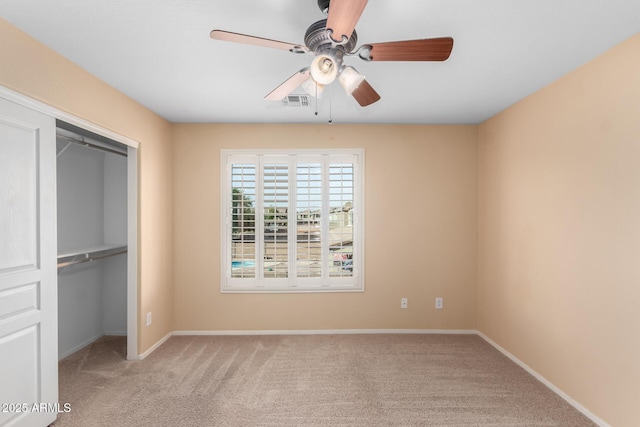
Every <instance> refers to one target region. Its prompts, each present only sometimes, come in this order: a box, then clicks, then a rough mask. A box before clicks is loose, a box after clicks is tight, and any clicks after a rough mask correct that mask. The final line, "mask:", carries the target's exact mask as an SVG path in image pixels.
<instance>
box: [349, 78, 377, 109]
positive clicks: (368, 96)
mask: <svg viewBox="0 0 640 427" xmlns="http://www.w3.org/2000/svg"><path fill="white" fill-rule="evenodd" d="M352 95H353V97H354V98H355V99H356V101H358V104H360V106H362V107H366V106H367V105H371V104H373V103H374V102H377V101H379V100H380V95H378V92H376V91H375V89H373V88H372V87H371V85H370V84H369V82H367V81H366V80H363V81H362V83H360V85H359V86H358V87H357V88H356V90H354V91H353V93H352Z"/></svg>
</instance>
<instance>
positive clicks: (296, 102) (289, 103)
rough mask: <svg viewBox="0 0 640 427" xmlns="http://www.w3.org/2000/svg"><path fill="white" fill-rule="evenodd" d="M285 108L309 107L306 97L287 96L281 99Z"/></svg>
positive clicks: (307, 97)
mask: <svg viewBox="0 0 640 427" xmlns="http://www.w3.org/2000/svg"><path fill="white" fill-rule="evenodd" d="M282 104H284V106H285V107H308V106H310V105H311V103H310V102H309V96H308V95H288V96H285V97H284V98H283V99H282Z"/></svg>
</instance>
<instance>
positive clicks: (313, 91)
mask: <svg viewBox="0 0 640 427" xmlns="http://www.w3.org/2000/svg"><path fill="white" fill-rule="evenodd" d="M300 87H301V88H302V90H304V91H305V92H307V93H308V94H309V95H311V96H313V97H316V98H320V97H322V91H323V90H324V85H321V84H320V83H318V82H316V81H315V80H314V79H313V78H311V79H308V80H307V81H306V82H304V83H302V84H301V85H300Z"/></svg>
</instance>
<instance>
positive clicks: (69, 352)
mask: <svg viewBox="0 0 640 427" xmlns="http://www.w3.org/2000/svg"><path fill="white" fill-rule="evenodd" d="M103 336H104V334H103V333H100V334H98V335H96V336H93V337H91V338H89V339H87V340H84V341H82V342H81V343H80V344H77V345H75V346H73V347H72V348H70V349H68V350H65V351H64V352H63V353H62V354H60V353H58V360H59V361H60V360H62V359H64V358H65V357H67V356H71V355H72V354H73V353H75V352H76V351H78V350H80V349H81V348H84V347H86V346H88V345H89V344H91V343H92V342H94V341H96V340H98V339H100V338H102V337H103Z"/></svg>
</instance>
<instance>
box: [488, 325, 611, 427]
mask: <svg viewBox="0 0 640 427" xmlns="http://www.w3.org/2000/svg"><path fill="white" fill-rule="evenodd" d="M476 333H477V334H478V336H479V337H480V338H482V339H483V340H485V341H486V342H488V343H489V344H491V345H492V346H493V347H494V348H495V349H496V350H498V351H499V352H500V353H502V354H504V355H505V356H507V357H508V358H509V359H511V361H513V362H514V363H515V364H517V365H518V366H520V367H521V368H522V369H524V370H525V371H527V372H528V373H529V374H530V375H532V376H533V377H534V378H535V379H537V380H538V381H540V382H541V383H542V384H544V385H546V386H547V387H549V388H550V389H551V391H553V392H554V393H555V394H557V395H558V396H560V397H561V398H563V399H564V400H566V401H567V403H569V404H570V405H571V406H573V407H574V408H576V409H577V410H578V411H580V412H581V413H582V414H583V415H584V416H586V417H587V418H589V419H590V420H591V421H593V422H594V423H596V424H597V425H598V426H600V427H611V425H610V424H608V423H606V422H605V421H603V420H601V419H600V418H598V417H596V416H595V415H594V414H593V413H591V411H589V410H588V409H587V408H585V407H584V406H582V405H581V404H579V403H578V402H576V401H575V400H574V399H572V398H571V396H569V395H568V394H567V393H565V392H564V391H562V390H560V389H559V388H558V387H556V386H555V385H554V384H553V383H552V382H551V381H549V380H547V379H546V378H545V377H543V376H542V375H540V374H539V373H537V372H536V371H534V370H533V369H532V368H531V367H530V366H529V365H527V364H526V363H524V362H523V361H522V360H520V359H518V358H517V357H516V356H514V355H513V354H511V353H509V352H508V351H507V350H505V349H504V348H502V347H501V346H500V345H498V343H496V342H495V341H493V340H492V339H491V338H489V337H488V336H486V335H485V334H483V333H482V332H480V331H477V332H476Z"/></svg>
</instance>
